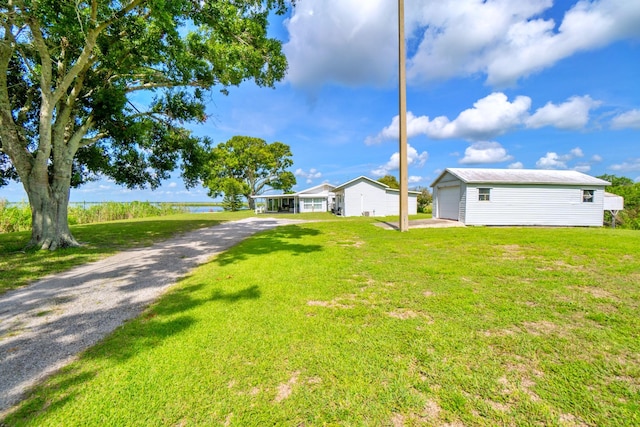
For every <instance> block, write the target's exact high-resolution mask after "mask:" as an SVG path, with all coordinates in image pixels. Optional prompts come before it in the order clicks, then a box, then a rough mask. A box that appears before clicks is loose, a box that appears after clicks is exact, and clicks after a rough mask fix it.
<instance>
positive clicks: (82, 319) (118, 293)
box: [0, 217, 301, 417]
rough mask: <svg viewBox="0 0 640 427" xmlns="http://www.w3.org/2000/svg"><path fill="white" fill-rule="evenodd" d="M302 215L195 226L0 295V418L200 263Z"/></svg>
mask: <svg viewBox="0 0 640 427" xmlns="http://www.w3.org/2000/svg"><path fill="white" fill-rule="evenodd" d="M299 222H301V221H295V220H284V219H274V218H255V217H254V218H248V219H245V220H241V221H234V222H228V223H224V224H221V225H217V226H215V227H211V228H205V229H200V230H195V231H192V232H189V233H186V234H183V235H181V236H178V237H176V238H173V239H169V240H166V241H163V242H159V243H156V244H155V245H153V246H151V247H145V248H138V249H132V250H127V251H125V252H121V253H119V254H117V255H114V256H111V257H109V258H105V259H103V260H100V261H97V262H93V263H90V264H85V265H82V266H79V267H77V268H74V269H72V270H69V271H67V272H65V273H62V274H56V275H54V276H50V277H47V278H44V279H42V280H40V281H38V282H35V283H33V284H31V285H29V286H26V287H24V288H20V289H16V290H13V291H10V292H7V293H5V294H3V295H1V296H0V417H2V414H3V413H5V412H6V411H7V410H8V409H10V408H11V407H12V406H13V405H15V404H16V403H18V402H19V401H20V400H21V398H22V397H23V395H24V393H25V391H26V390H28V389H29V388H30V387H32V386H33V385H35V384H37V383H38V382H40V381H41V380H42V379H43V378H45V377H46V376H47V375H49V374H51V373H53V372H55V371H56V370H58V369H60V368H61V367H62V366H64V365H66V364H68V363H69V362H71V361H72V360H73V359H74V358H75V357H76V356H77V354H78V353H79V352H81V351H83V350H85V349H86V348H88V347H90V346H91V345H93V344H95V343H96V342H98V341H99V340H101V339H102V338H103V337H105V336H106V335H107V334H109V333H110V332H112V331H113V330H114V329H116V328H117V327H118V326H119V325H121V324H122V323H123V322H124V321H126V320H128V319H131V318H134V317H136V316H137V315H139V314H140V313H141V312H142V310H143V309H144V307H146V306H147V305H149V304H150V303H151V302H153V301H154V300H156V299H157V298H158V296H160V295H161V294H162V293H163V292H164V291H165V290H166V289H167V288H168V287H169V286H171V285H173V284H174V283H175V282H176V281H177V280H178V279H179V278H180V277H183V276H184V275H185V274H187V273H188V272H189V271H190V270H191V269H193V268H194V267H195V266H197V265H198V264H202V263H204V262H206V261H207V260H209V259H210V258H211V257H212V256H213V255H215V254H217V253H220V252H222V251H224V250H226V249H228V248H230V247H231V246H233V245H235V244H236V243H238V242H240V241H241V240H243V239H245V238H247V237H249V236H251V235H252V234H255V233H257V232H259V231H262V230H267V229H271V228H274V227H277V226H279V225H286V224H293V223H299Z"/></svg>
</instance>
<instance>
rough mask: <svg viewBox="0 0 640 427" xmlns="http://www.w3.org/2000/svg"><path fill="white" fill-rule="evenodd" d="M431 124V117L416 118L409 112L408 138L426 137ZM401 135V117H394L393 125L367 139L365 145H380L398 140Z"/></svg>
mask: <svg viewBox="0 0 640 427" xmlns="http://www.w3.org/2000/svg"><path fill="white" fill-rule="evenodd" d="M431 126H432V125H431V122H430V121H429V117H426V116H420V117H416V116H415V115H414V114H413V113H412V112H411V111H408V112H407V138H413V137H415V136H418V135H424V134H427V133H428V130H429V128H430V127H431ZM399 135H400V117H399V116H394V117H393V119H391V123H390V124H389V126H386V127H385V128H384V129H382V130H381V131H380V133H378V135H376V136H374V137H371V136H369V137H367V139H365V141H364V143H365V144H367V145H373V144H379V143H381V142H383V141H385V140H396V141H397V140H398V136H399Z"/></svg>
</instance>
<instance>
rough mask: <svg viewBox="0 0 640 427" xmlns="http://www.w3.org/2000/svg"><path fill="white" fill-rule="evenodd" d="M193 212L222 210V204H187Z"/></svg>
mask: <svg viewBox="0 0 640 427" xmlns="http://www.w3.org/2000/svg"><path fill="white" fill-rule="evenodd" d="M187 209H189V212H191V213H206V212H222V211H223V210H224V209H222V207H221V206H187Z"/></svg>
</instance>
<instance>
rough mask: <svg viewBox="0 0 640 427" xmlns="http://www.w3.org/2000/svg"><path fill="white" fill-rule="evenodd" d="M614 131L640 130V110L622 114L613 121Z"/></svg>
mask: <svg viewBox="0 0 640 427" xmlns="http://www.w3.org/2000/svg"><path fill="white" fill-rule="evenodd" d="M611 128H612V129H640V110H631V111H627V112H626V113H622V114H620V115H618V116H616V117H614V118H613V119H612V120H611Z"/></svg>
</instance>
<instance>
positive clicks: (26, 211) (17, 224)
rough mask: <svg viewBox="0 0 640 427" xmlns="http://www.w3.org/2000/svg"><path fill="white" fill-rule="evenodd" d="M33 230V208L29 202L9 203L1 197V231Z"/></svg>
mask: <svg viewBox="0 0 640 427" xmlns="http://www.w3.org/2000/svg"><path fill="white" fill-rule="evenodd" d="M26 230H31V208H30V207H29V204H28V203H24V202H21V203H17V204H13V205H12V204H9V202H7V201H6V200H4V199H0V233H13V232H16V231H26Z"/></svg>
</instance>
